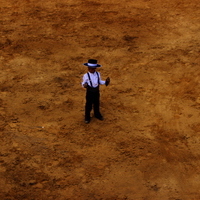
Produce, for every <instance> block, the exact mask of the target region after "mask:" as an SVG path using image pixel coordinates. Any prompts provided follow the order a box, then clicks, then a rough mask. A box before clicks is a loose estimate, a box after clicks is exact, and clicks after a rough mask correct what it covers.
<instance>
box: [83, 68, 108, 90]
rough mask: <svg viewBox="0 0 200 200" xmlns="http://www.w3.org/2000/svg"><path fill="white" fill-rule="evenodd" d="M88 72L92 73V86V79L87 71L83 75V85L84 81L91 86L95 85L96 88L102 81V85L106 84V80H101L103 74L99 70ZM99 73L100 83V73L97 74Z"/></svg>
mask: <svg viewBox="0 0 200 200" xmlns="http://www.w3.org/2000/svg"><path fill="white" fill-rule="evenodd" d="M88 73H89V75H90V79H91V82H92V86H91V84H90V79H89V77H88V74H87V73H86V74H84V75H83V82H82V86H83V84H84V83H87V84H88V85H89V86H90V87H94V88H95V87H98V85H99V83H100V85H105V81H102V80H101V76H100V73H99V72H97V71H95V72H94V73H90V72H88ZM97 73H98V75H99V83H98V75H97Z"/></svg>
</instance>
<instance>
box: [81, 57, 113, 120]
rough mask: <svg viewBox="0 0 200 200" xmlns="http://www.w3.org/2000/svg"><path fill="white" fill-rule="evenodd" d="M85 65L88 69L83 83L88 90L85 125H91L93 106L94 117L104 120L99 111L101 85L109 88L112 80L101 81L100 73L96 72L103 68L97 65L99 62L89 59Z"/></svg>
mask: <svg viewBox="0 0 200 200" xmlns="http://www.w3.org/2000/svg"><path fill="white" fill-rule="evenodd" d="M84 65H85V66H87V67H88V73H86V74H84V75H83V82H82V86H83V87H84V88H86V104H85V123H86V124H88V123H90V112H91V110H92V106H94V107H93V108H94V116H95V117H96V118H97V119H99V120H103V116H102V115H101V113H100V111H99V105H100V100H99V99H100V92H99V85H106V86H108V85H109V83H110V78H109V77H108V78H107V79H106V80H105V81H103V80H101V76H100V73H99V72H97V71H96V68H98V67H101V65H99V64H97V60H95V59H89V60H88V62H87V63H84Z"/></svg>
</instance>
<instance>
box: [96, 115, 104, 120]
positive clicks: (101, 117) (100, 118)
mask: <svg viewBox="0 0 200 200" xmlns="http://www.w3.org/2000/svg"><path fill="white" fill-rule="evenodd" d="M96 118H97V119H98V120H101V121H103V120H104V118H103V116H100V117H96Z"/></svg>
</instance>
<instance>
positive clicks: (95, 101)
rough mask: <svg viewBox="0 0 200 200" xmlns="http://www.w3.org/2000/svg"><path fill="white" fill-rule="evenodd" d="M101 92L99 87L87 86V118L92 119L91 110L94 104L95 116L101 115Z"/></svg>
mask: <svg viewBox="0 0 200 200" xmlns="http://www.w3.org/2000/svg"><path fill="white" fill-rule="evenodd" d="M99 99H100V92H99V87H97V88H91V87H88V88H87V92H86V104H85V120H90V112H91V110H92V106H93V108H94V116H95V117H101V113H100V111H99V105H100V100H99Z"/></svg>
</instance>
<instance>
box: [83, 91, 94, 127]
mask: <svg viewBox="0 0 200 200" xmlns="http://www.w3.org/2000/svg"><path fill="white" fill-rule="evenodd" d="M92 99H93V97H92V94H91V93H90V92H88V91H87V93H86V104H85V122H86V123H87V122H88V123H89V122H90V112H91V110H92V103H93V101H92Z"/></svg>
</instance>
